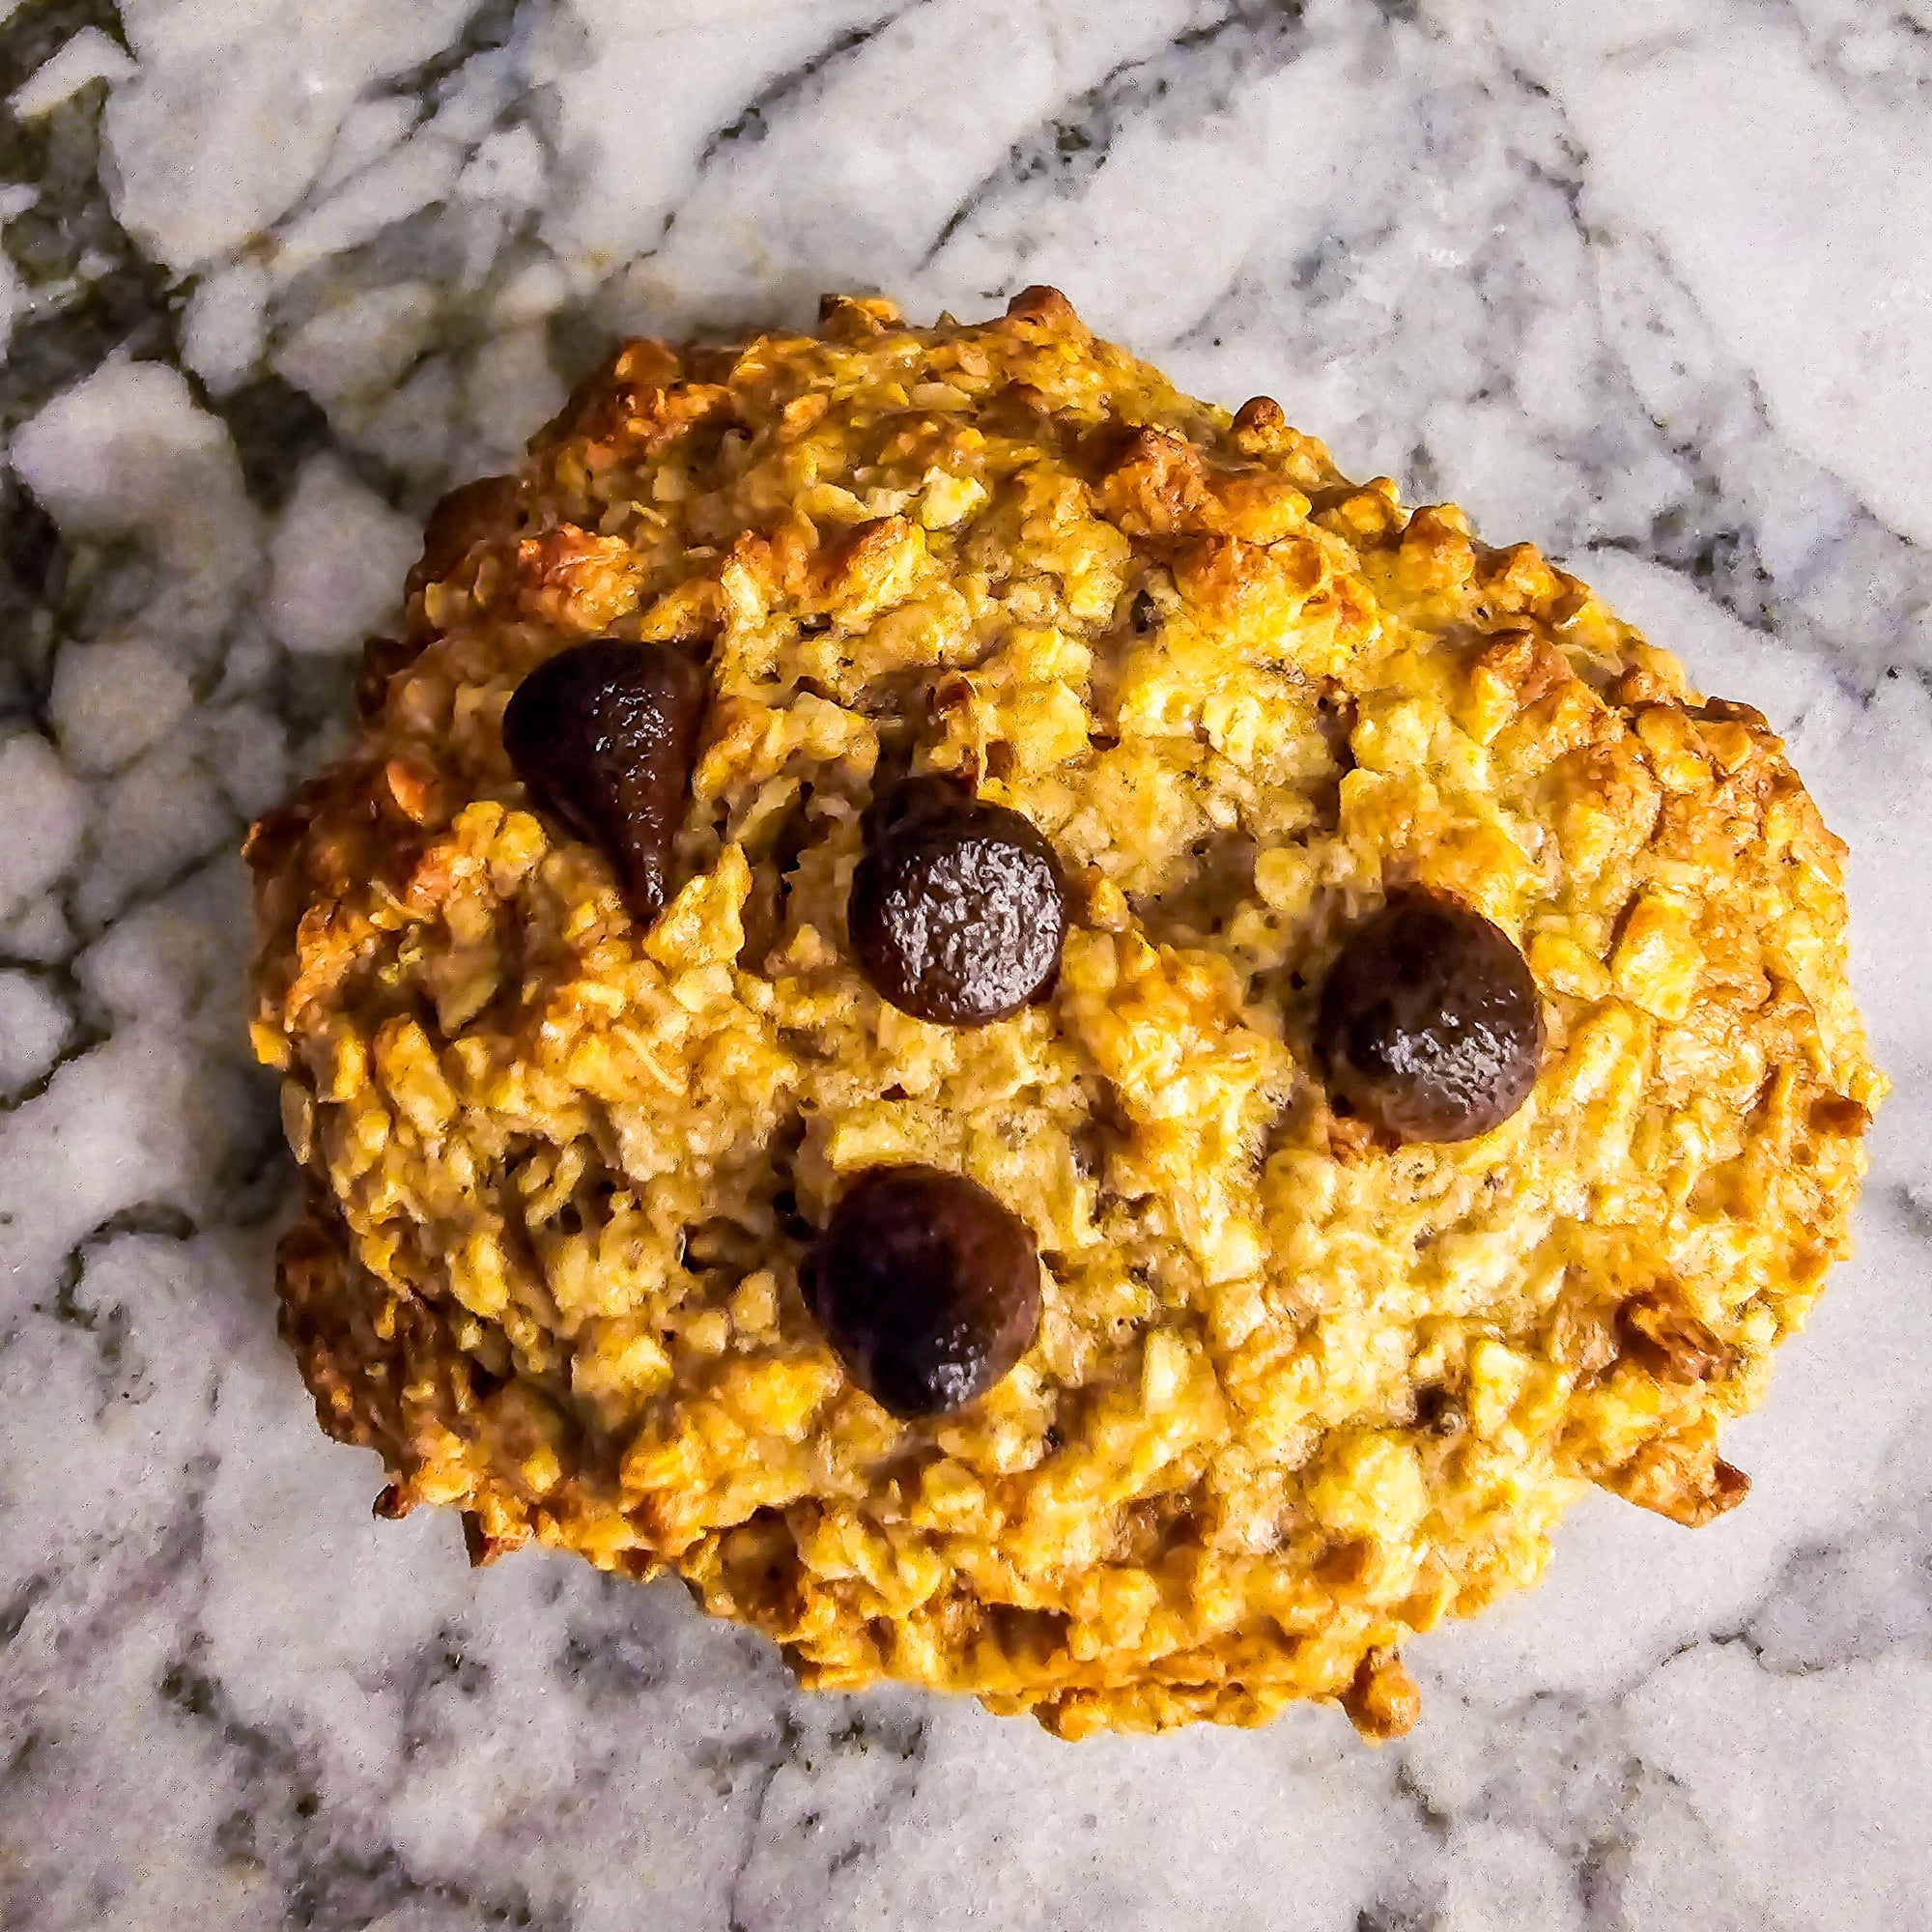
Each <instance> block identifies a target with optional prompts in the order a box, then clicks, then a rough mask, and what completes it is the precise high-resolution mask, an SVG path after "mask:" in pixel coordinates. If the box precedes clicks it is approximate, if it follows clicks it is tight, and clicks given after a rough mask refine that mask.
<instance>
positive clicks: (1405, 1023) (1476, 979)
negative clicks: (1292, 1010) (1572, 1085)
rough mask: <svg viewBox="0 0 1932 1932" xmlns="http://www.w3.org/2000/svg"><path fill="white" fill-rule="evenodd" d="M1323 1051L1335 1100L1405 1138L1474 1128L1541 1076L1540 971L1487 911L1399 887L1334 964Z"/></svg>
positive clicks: (1326, 992) (1485, 1124)
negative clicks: (1535, 971) (1537, 977)
mask: <svg viewBox="0 0 1932 1932" xmlns="http://www.w3.org/2000/svg"><path fill="white" fill-rule="evenodd" d="M1316 1051H1317V1053H1318V1055H1319V1057H1320V1059H1321V1064H1322V1067H1323V1070H1324V1072H1325V1074H1326V1077H1327V1081H1328V1092H1329V1095H1330V1098H1331V1100H1332V1101H1334V1102H1336V1103H1338V1105H1337V1111H1338V1112H1347V1113H1353V1114H1358V1115H1360V1116H1361V1117H1362V1118H1363V1119H1364V1120H1366V1121H1367V1122H1369V1123H1370V1124H1371V1125H1372V1126H1374V1127H1376V1128H1377V1129H1378V1130H1379V1131H1381V1132H1382V1133H1385V1134H1392V1135H1394V1136H1395V1137H1396V1138H1397V1139H1399V1140H1404V1141H1463V1140H1471V1139H1473V1138H1474V1137H1475V1136H1476V1135H1478V1134H1486V1133H1488V1132H1489V1131H1490V1130H1491V1128H1492V1127H1495V1126H1499V1125H1500V1124H1501V1123H1502V1122H1504V1121H1506V1120H1508V1119H1509V1117H1510V1116H1511V1115H1512V1114H1513V1113H1515V1112H1516V1110H1517V1109H1518V1108H1519V1107H1520V1106H1521V1105H1522V1103H1523V1101H1524V1100H1526V1099H1527V1098H1528V1097H1529V1092H1530V1089H1531V1088H1532V1087H1534V1086H1535V1085H1536V1074H1537V1068H1538V1066H1539V1065H1541V1062H1542V1058H1543V1008H1542V1003H1541V1001H1540V1000H1539V999H1538V997H1537V992H1536V980H1535V978H1534V977H1533V976H1532V974H1531V973H1530V970H1529V967H1528V965H1527V964H1526V962H1525V961H1524V959H1523V956H1522V954H1521V953H1520V952H1518V951H1517V949H1516V948H1515V946H1514V945H1512V944H1511V943H1510V940H1509V937H1508V935H1507V934H1505V933H1504V932H1502V931H1501V930H1500V929H1499V928H1498V927H1496V926H1494V925H1492V924H1491V923H1490V922H1489V921H1488V920H1486V919H1485V918H1483V916H1482V915H1481V914H1480V913H1478V912H1475V911H1472V910H1471V909H1470V908H1469V907H1468V906H1465V905H1463V904H1462V903H1461V902H1460V901H1459V900H1456V899H1453V898H1450V897H1448V896H1447V895H1444V894H1440V893H1434V892H1430V891H1428V890H1426V889H1424V888H1422V887H1417V886H1410V887H1403V888H1399V889H1398V890H1397V891H1396V892H1394V893H1392V894H1391V895H1389V899H1388V903H1387V904H1386V905H1384V906H1383V907H1382V909H1381V910H1380V911H1379V912H1378V913H1377V914H1375V916H1374V917H1373V918H1371V919H1370V920H1369V921H1368V922H1367V923H1365V924H1364V925H1362V926H1361V927H1360V928H1359V929H1358V930H1357V931H1356V932H1355V933H1354V935H1353V936H1352V937H1351V938H1350V941H1349V943H1348V944H1347V945H1346V946H1345V947H1344V948H1343V949H1342V954H1341V957H1340V958H1338V959H1337V960H1336V961H1335V964H1334V965H1333V966H1332V967H1331V968H1330V969H1329V973H1328V979H1327V982H1326V984H1325V985H1324V986H1323V987H1322V989H1321V1013H1320V1016H1319V1018H1318V1021H1317V1024H1316Z"/></svg>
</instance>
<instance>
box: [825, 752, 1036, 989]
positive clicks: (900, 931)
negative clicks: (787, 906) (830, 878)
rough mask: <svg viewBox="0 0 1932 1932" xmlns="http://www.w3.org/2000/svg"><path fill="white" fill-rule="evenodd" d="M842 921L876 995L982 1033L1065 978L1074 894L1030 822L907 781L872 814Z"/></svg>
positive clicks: (933, 783) (926, 781)
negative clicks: (1069, 899)
mask: <svg viewBox="0 0 1932 1932" xmlns="http://www.w3.org/2000/svg"><path fill="white" fill-rule="evenodd" d="M845 921H846V926H847V929H848V930H849V931H850V933H851V936H852V947H853V951H854V952H856V953H857V954H858V957H859V963H860V965H861V967H862V968H863V969H864V970H865V974H866V978H867V980H869V981H870V982H871V984H872V986H873V988H874V989H875V990H876V991H877V992H878V994H879V996H880V998H882V999H885V1000H889V1001H891V1003H892V1004H893V1005H894V1006H895V1007H897V1008H898V1009H899V1010H900V1011H901V1012H907V1013H911V1014H912V1015H913V1016H914V1017H915V1018H917V1019H923V1020H934V1021H937V1022H938V1023H940V1024H941V1025H944V1026H984V1025H985V1024H986V1023H987V1021H989V1020H998V1019H1005V1018H1006V1017H1007V1016H1008V1015H1009V1013H1013V1012H1017V1011H1018V1010H1019V1009H1020V1008H1021V1007H1023V1006H1025V1005H1026V1003H1027V1002H1028V1001H1029V1000H1030V999H1032V998H1033V996H1034V995H1035V994H1036V993H1037V992H1038V991H1039V989H1040V988H1041V987H1042V986H1044V985H1045V984H1046V983H1047V981H1048V980H1051V979H1052V978H1053V975H1054V973H1055V972H1056V971H1057V970H1058V968H1059V965H1060V950H1061V946H1062V944H1063V943H1064V941H1065V937H1066V888H1065V880H1064V878H1063V876H1062V874H1061V869H1060V861H1059V859H1058V858H1057V857H1055V855H1054V850H1053V846H1052V844H1051V843H1050V842H1049V841H1048V839H1047V838H1046V836H1045V835H1044V834H1043V833H1042V832H1041V831H1040V830H1039V828H1038V827H1037V826H1036V825H1035V824H1033V823H1032V821H1031V820H1029V819H1026V818H1023V817H1022V816H1021V815H1020V814H1019V813H1018V812H1017V811H1010V810H1008V809H1007V808H1006V807H1005V806H1003V805H991V804H988V803H986V802H985V801H983V800H981V799H976V798H975V797H974V796H973V795H972V793H971V792H969V791H967V790H966V789H965V788H964V787H963V786H962V785H959V784H957V783H955V782H954V781H952V780H951V779H946V778H937V777H925V778H916V779H908V780H907V781H905V782H904V783H902V784H900V785H899V786H898V787H897V788H896V789H895V790H894V791H893V792H891V793H890V794H888V795H887V796H886V797H885V798H884V799H882V800H881V801H880V802H879V803H878V804H877V805H875V806H874V807H873V809H872V810H870V811H869V812H867V820H866V852H865V856H864V857H863V858H862V859H861V860H860V862H859V865H858V868H857V869H856V870H855V872H854V873H853V875H852V894H851V897H850V898H849V900H848V901H847V903H846V911H845Z"/></svg>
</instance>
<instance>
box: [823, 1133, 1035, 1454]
mask: <svg viewBox="0 0 1932 1932" xmlns="http://www.w3.org/2000/svg"><path fill="white" fill-rule="evenodd" d="M800 1286H801V1287H802V1289H803V1290H804V1293H805V1299H806V1305H807V1306H808V1307H809V1308H810V1310H811V1313H812V1317H813V1319H814V1320H815V1321H817V1323H818V1325H819V1327H820V1329H821V1330H823V1332H824V1335H825V1338H826V1340H827V1341H828V1342H830V1343H831V1344H832V1346H833V1348H834V1349H836V1350H838V1356H839V1359H840V1360H841V1361H843V1363H844V1364H845V1367H846V1370H847V1372H848V1373H849V1374H850V1375H851V1378H852V1379H853V1380H854V1381H855V1382H857V1383H858V1384H859V1386H860V1387H861V1388H862V1389H864V1390H865V1391H866V1392H867V1395H869V1396H870V1397H871V1398H872V1399H873V1400H874V1401H875V1402H877V1403H878V1404H879V1405H880V1406H881V1407H883V1408H886V1409H888V1410H890V1411H891V1412H892V1413H893V1414H894V1415H896V1416H898V1417H899V1418H900V1419H901V1420H902V1421H908V1422H910V1421H913V1420H916V1419H918V1418H920V1417H922V1416H935V1415H950V1414H952V1411H953V1410H954V1409H957V1408H963V1407H964V1406H966V1404H968V1403H969V1402H971V1401H973V1400H974V1399H975V1397H977V1396H980V1395H983V1394H984V1393H985V1392H986V1391H987V1390H988V1389H989V1388H991V1387H992V1386H993V1384H994V1383H995V1382H997V1381H998V1380H1000V1378H1002V1377H1003V1376H1005V1375H1007V1374H1008V1373H1009V1371H1010V1370H1011V1368H1012V1366H1013V1364H1014V1363H1015V1362H1017V1361H1018V1360H1019V1358H1020V1357H1021V1356H1022V1355H1023V1354H1025V1353H1026V1351H1027V1350H1028V1349H1029V1348H1031V1347H1032V1345H1033V1338H1034V1335H1035V1333H1036V1331H1037V1329H1038V1327H1039V1263H1038V1259H1037V1254H1036V1251H1035V1246H1034V1237H1033V1231H1032V1230H1031V1229H1030V1228H1029V1227H1028V1226H1027V1224H1026V1223H1025V1222H1024V1221H1022V1220H1021V1219H1020V1217H1019V1216H1018V1215H1017V1214H1015V1213H1013V1212H1012V1211H1011V1209H1010V1208H1006V1207H1003V1206H1002V1205H1001V1203H1000V1202H999V1201H998V1200H997V1199H996V1198H995V1197H994V1196H993V1195H991V1194H989V1193H987V1191H986V1190H985V1189H984V1188H983V1187H981V1186H980V1184H979V1183H978V1182H977V1181H972V1180H968V1179H966V1178H965V1177H964V1176H963V1175H958V1174H947V1173H944V1172H942V1171H941V1170H940V1169H938V1168H933V1167H912V1166H907V1167H868V1168H867V1169H866V1170H865V1172H864V1173H863V1174H861V1175H860V1176H859V1177H858V1178H857V1179H855V1180H853V1181H851V1182H850V1183H849V1184H848V1185H847V1186H846V1188H845V1191H844V1192H843V1193H842V1194H841V1195H840V1196H839V1197H838V1206H837V1207H836V1208H834V1209H833V1212H832V1220H831V1224H830V1225H829V1226H828V1227H827V1228H826V1231H825V1233H824V1236H822V1237H821V1238H820V1240H819V1242H818V1245H817V1246H816V1247H815V1248H814V1249H813V1250H812V1251H811V1253H810V1255H809V1256H808V1257H807V1259H806V1262H805V1265H804V1266H803V1268H802V1269H801V1271H800Z"/></svg>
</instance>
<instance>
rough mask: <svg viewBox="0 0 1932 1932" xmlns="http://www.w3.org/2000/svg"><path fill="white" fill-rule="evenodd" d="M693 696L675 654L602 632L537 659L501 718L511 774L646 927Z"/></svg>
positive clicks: (684, 786)
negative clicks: (586, 847)
mask: <svg viewBox="0 0 1932 1932" xmlns="http://www.w3.org/2000/svg"><path fill="white" fill-rule="evenodd" d="M704 698H705V678H704V672H703V671H702V670H701V669H700V668H698V666H697V665H696V663H694V662H693V661H692V660H691V659H690V658H688V657H686V656H685V655H684V654H683V653H682V652H680V651H676V650H672V649H671V648H669V647H668V645H664V644H627V643H623V642H620V641H619V640H618V639H614V638H603V639H597V640H596V641H595V642H592V643H586V644H573V645H572V646H571V647H570V648H569V649H568V650H564V651H559V652H558V653H557V654H556V656H555V657H554V658H548V659H546V660H545V661H544V663H542V664H540V665H539V666H538V667H537V668H536V669H535V670H533V671H531V672H530V674H529V675H528V676H527V677H526V678H525V679H524V681H523V683H522V684H520V685H519V686H518V687H517V689H516V692H515V693H514V695H513V696H511V698H510V702H509V705H508V707H507V708H506V709H505V711H504V713H503V749H504V750H505V751H506V752H507V753H509V755H510V763H511V764H512V766H514V767H515V769H516V774H517V777H518V778H519V779H521V780H522V781H523V783H524V785H525V787H526V790H527V791H528V792H529V793H530V795H531V797H532V798H533V799H534V800H535V801H536V803H537V805H538V807H539V809H541V810H544V811H546V812H548V813H549V814H550V816H551V817H553V818H554V819H555V820H556V821H557V823H558V824H559V825H561V826H562V827H563V829H564V830H565V831H566V832H568V833H570V834H571V835H572V836H573V837H575V838H583V839H586V840H588V842H589V843H591V844H593V845H595V846H596V847H597V848H598V850H599V851H601V852H602V853H603V854H604V856H605V857H606V858H607V859H609V860H610V861H611V864H612V865H613V866H614V867H616V868H617V871H618V874H619V876H620V877H621V879H622V880H623V885H624V895H625V897H626V898H627V899H628V900H629V902H630V905H631V910H632V911H633V912H634V913H635V914H636V915H637V916H638V918H639V919H640V920H642V921H644V922H645V923H649V922H650V921H651V920H652V919H654V918H655V917H656V916H657V914H658V912H659V910H660V909H661V908H662V906H663V905H664V902H665V895H666V882H667V878H668V872H669V867H670V845H671V840H672V838H674V837H675V836H676V833H677V828H678V824H679V822H680V820H681V819H682V818H683V816H684V808H685V801H686V798H687V796H688V795H689V792H690V789H691V770H692V766H693V764H694V763H695V762H696V756H697V732H698V725H699V724H700V722H701V721H702V719H703V716H704Z"/></svg>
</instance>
